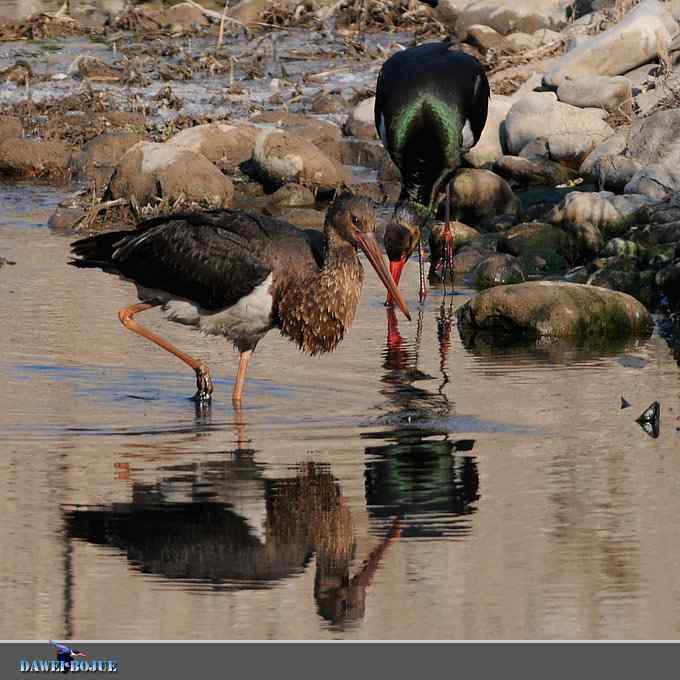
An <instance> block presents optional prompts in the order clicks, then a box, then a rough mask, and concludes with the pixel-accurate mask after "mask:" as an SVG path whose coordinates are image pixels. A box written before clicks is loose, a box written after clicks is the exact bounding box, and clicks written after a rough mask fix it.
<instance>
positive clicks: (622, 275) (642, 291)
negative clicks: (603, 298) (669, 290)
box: [588, 257, 661, 309]
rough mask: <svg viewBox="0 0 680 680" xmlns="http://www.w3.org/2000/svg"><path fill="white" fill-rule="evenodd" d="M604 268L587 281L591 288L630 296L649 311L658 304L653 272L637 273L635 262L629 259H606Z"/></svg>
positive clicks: (658, 297) (657, 291)
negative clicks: (619, 292) (606, 289)
mask: <svg viewBox="0 0 680 680" xmlns="http://www.w3.org/2000/svg"><path fill="white" fill-rule="evenodd" d="M608 259H609V260H613V262H607V263H606V265H605V267H604V268H603V269H601V270H599V271H597V272H595V273H594V274H593V275H592V276H591V277H590V278H589V280H588V283H590V284H591V285H593V286H599V287H601V288H608V289H609V290H618V291H621V292H622V293H627V294H628V295H632V296H633V297H634V298H635V299H636V300H639V301H640V302H642V304H643V305H645V306H646V307H648V308H649V309H654V308H655V307H656V306H657V304H658V303H659V299H660V297H661V296H660V295H659V289H658V286H657V285H656V283H655V277H656V273H655V272H654V271H638V270H637V267H636V262H635V260H634V259H631V258H625V257H624V258H608Z"/></svg>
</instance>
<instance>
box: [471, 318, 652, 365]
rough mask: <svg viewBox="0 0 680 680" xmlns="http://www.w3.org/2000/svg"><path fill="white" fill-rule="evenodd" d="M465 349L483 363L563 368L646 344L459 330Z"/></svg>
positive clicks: (604, 339) (629, 339) (631, 349)
mask: <svg viewBox="0 0 680 680" xmlns="http://www.w3.org/2000/svg"><path fill="white" fill-rule="evenodd" d="M458 332H459V334H460V339H461V341H462V343H463V346H464V347H465V349H466V350H467V351H468V352H470V354H472V355H473V356H475V357H477V358H478V359H479V360H480V361H486V360H488V361H489V364H493V365H498V364H501V363H503V362H504V361H508V360H509V361H512V362H514V363H516V364H523V365H527V366H532V367H536V366H540V365H546V366H564V365H566V364H572V363H575V362H583V361H593V360H601V359H604V358H606V357H615V356H618V355H620V354H624V353H626V352H635V351H636V350H639V349H640V348H641V347H643V346H644V345H645V344H646V340H640V339H636V338H600V337H593V338H588V339H587V340H583V341H579V342H576V341H574V340H573V339H569V338H567V339H562V338H532V337H527V336H523V335H517V334H512V333H493V334H492V333H488V332H480V331H476V330H473V329H471V328H467V327H461V326H458Z"/></svg>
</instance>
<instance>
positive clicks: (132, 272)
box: [71, 194, 410, 406]
mask: <svg viewBox="0 0 680 680" xmlns="http://www.w3.org/2000/svg"><path fill="white" fill-rule="evenodd" d="M374 230H375V211H374V209H373V207H372V205H371V203H370V202H369V201H368V200H366V199H364V198H359V197H355V196H352V195H351V194H343V195H342V196H340V197H338V198H337V199H336V200H335V201H334V202H333V204H332V205H331V206H330V208H329V209H328V212H327V214H326V222H325V227H324V231H323V233H322V232H320V231H315V230H302V229H298V228H297V227H294V226H293V225H291V224H288V223H287V222H282V221H279V220H275V219H272V218H271V217H265V216H262V215H250V214H247V213H243V212H240V211H236V210H212V211H205V212H196V213H191V214H177V215H171V216H168V217H159V218H156V219H151V220H148V221H145V222H142V223H141V224H140V225H139V226H138V227H137V229H136V230H134V231H118V232H112V233H106V234H100V235H97V236H91V237H88V238H84V239H80V240H78V241H76V242H75V243H73V244H72V252H73V254H74V256H75V259H73V260H72V261H71V264H73V265H75V266H77V267H98V268H101V269H104V270H105V271H109V272H112V273H115V274H118V275H119V276H121V277H123V278H124V279H127V280H130V281H132V282H134V283H135V284H136V285H137V292H138V296H139V299H140V302H139V304H135V305H132V306H130V307H125V308H124V309H121V310H120V311H119V312H118V316H119V318H120V320H121V322H122V324H123V325H124V326H125V327H126V328H128V329H129V330H131V331H133V332H134V333H137V334H138V335H141V336H142V337H144V338H147V339H148V340H151V341H152V342H155V343H156V344H157V345H159V346H160V347H162V348H163V349H165V350H167V351H168V352H171V353H172V354H174V355H175V356H176V357H177V358H179V359H181V360H182V361H183V362H184V363H185V364H187V365H188V366H190V367H191V368H192V369H193V370H194V371H195V372H196V384H197V389H198V391H197V393H196V398H197V399H198V400H201V401H206V400H209V399H210V398H211V394H212V391H213V385H212V380H211V378H210V373H209V371H208V368H207V366H206V365H205V364H204V363H203V362H201V361H197V360H196V359H194V358H193V357H190V356H189V355H188V354H185V353H184V352H182V351H180V350H179V349H177V348H176V347H173V346H172V345H171V344H170V343H169V342H167V341H165V340H163V339H162V338H160V337H159V336H157V335H155V334H154V333H152V332H151V331H149V330H147V329H146V328H144V327H143V326H141V325H140V324H139V323H138V322H137V321H136V319H135V318H134V317H135V315H136V314H138V313H139V312H143V311H146V310H147V309H151V308H152V307H158V306H160V307H161V308H162V310H163V312H164V315H165V317H166V318H168V319H170V320H172V321H175V322H178V323H182V324H185V325H189V326H193V327H196V328H198V329H199V330H201V331H202V332H203V333H206V334H208V335H223V336H225V337H227V338H228V339H230V340H231V341H232V342H233V343H234V345H235V347H236V348H237V349H238V350H239V352H240V353H241V355H240V362H239V369H238V374H237V376H236V383H235V385H234V392H233V402H234V404H235V405H237V406H238V405H239V404H240V402H241V395H242V391H243V383H244V380H245V375H246V369H247V367H248V361H249V359H250V356H251V354H252V352H253V350H254V349H255V346H256V345H257V343H258V342H259V341H260V340H261V339H262V338H263V337H264V335H265V334H266V333H267V332H268V331H269V330H271V329H272V328H279V329H280V331H281V333H282V334H283V335H285V336H287V337H289V338H290V339H291V340H292V341H293V342H295V343H296V344H297V345H298V346H299V347H300V349H301V350H302V351H303V352H307V353H308V354H312V355H314V354H319V353H321V352H331V351H333V350H334V349H335V348H336V347H337V345H338V344H339V343H340V341H341V340H342V338H343V336H344V334H345V331H347V329H348V328H349V326H350V325H351V323H352V320H353V319H354V313H355V311H356V308H357V304H358V302H359V296H360V294H361V287H362V283H363V268H362V265H361V263H360V261H359V258H358V256H357V248H361V250H362V251H363V252H364V253H365V254H366V257H367V258H368V261H369V262H370V264H371V265H372V266H373V268H374V269H375V271H376V273H377V274H378V276H379V277H380V280H381V281H382V282H383V284H384V285H385V287H386V288H387V290H388V291H389V292H390V293H391V295H392V296H393V297H394V299H395V300H396V301H397V304H398V305H399V307H400V308H401V310H402V311H403V312H404V314H405V315H406V317H407V318H409V319H410V316H409V313H408V310H407V308H406V304H405V303H404V300H403V298H402V297H401V295H400V294H399V290H398V289H397V287H396V285H395V283H394V281H393V280H392V277H391V275H390V273H389V270H388V269H387V266H386V265H385V262H384V260H383V258H382V254H381V252H380V249H379V247H378V244H377V241H376V240H375V236H374Z"/></svg>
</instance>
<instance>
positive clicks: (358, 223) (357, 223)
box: [352, 215, 361, 227]
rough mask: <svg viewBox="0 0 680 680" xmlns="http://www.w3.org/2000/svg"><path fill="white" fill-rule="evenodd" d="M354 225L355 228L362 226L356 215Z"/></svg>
mask: <svg viewBox="0 0 680 680" xmlns="http://www.w3.org/2000/svg"><path fill="white" fill-rule="evenodd" d="M352 224H353V225H354V226H355V227H359V226H361V220H360V219H359V218H358V217H357V216H356V215H352Z"/></svg>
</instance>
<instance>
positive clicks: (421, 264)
mask: <svg viewBox="0 0 680 680" xmlns="http://www.w3.org/2000/svg"><path fill="white" fill-rule="evenodd" d="M424 260H425V254H424V253H423V238H422V236H421V237H420V238H419V239H418V267H419V272H418V276H419V278H420V290H419V292H418V299H419V300H420V302H424V301H425V298H426V297H427V286H426V285H425V262H424Z"/></svg>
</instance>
